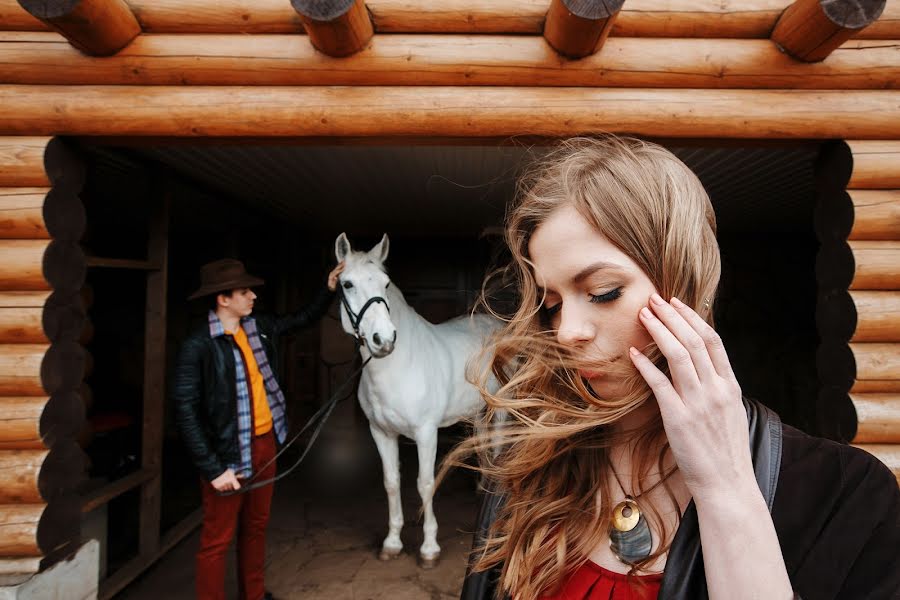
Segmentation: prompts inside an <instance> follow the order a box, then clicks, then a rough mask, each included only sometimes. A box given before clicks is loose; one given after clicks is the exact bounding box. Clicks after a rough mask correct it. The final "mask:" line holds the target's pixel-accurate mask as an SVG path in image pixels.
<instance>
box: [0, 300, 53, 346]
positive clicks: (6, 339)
mask: <svg viewBox="0 0 900 600" xmlns="http://www.w3.org/2000/svg"><path fill="white" fill-rule="evenodd" d="M49 295H50V293H49V292H0V344H10V343H23V342H24V343H37V344H45V343H47V342H49V341H50V340H49V339H48V338H47V335H46V334H45V333H44V328H43V326H42V325H41V321H42V319H43V314H42V311H43V307H44V303H45V302H46V300H47V298H48V297H49ZM35 318H37V322H35Z"/></svg>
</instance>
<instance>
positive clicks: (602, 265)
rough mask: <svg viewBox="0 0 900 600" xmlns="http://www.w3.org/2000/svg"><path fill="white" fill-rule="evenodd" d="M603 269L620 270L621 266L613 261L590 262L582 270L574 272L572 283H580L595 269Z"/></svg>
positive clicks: (594, 271)
mask: <svg viewBox="0 0 900 600" xmlns="http://www.w3.org/2000/svg"><path fill="white" fill-rule="evenodd" d="M603 269H613V270H615V271H621V270H622V267H620V266H619V265H617V264H615V263H611V262H606V261H603V260H601V261H597V262H595V263H593V264H590V265H588V266H586V267H585V268H583V269H582V270H580V271H578V272H577V273H575V276H574V277H572V283H581V282H582V281H584V280H585V279H587V278H588V277H590V276H591V275H593V274H594V273H596V272H597V271H601V270H603Z"/></svg>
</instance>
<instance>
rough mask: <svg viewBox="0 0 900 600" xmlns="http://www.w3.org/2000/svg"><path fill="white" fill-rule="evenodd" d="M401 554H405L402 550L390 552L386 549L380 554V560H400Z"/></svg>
mask: <svg viewBox="0 0 900 600" xmlns="http://www.w3.org/2000/svg"><path fill="white" fill-rule="evenodd" d="M401 552H403V550H402V549H397V550H389V549H386V548H382V549H381V552H379V553H378V560H384V561H388V560H395V559H398V558H400V553H401Z"/></svg>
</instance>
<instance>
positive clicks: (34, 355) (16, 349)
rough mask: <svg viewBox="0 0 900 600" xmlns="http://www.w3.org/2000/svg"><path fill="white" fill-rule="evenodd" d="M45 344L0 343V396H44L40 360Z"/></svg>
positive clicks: (42, 358)
mask: <svg viewBox="0 0 900 600" xmlns="http://www.w3.org/2000/svg"><path fill="white" fill-rule="evenodd" d="M48 348H49V346H48V345H47V344H2V345H0V396H46V395H47V392H46V391H45V390H44V387H43V385H42V384H41V375H40V373H41V362H42V361H43V360H44V354H46V353H47V349H48Z"/></svg>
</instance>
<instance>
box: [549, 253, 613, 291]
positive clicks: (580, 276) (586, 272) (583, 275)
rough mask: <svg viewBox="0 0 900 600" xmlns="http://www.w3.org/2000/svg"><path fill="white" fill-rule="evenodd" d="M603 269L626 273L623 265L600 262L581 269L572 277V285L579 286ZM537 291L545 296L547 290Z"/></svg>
mask: <svg viewBox="0 0 900 600" xmlns="http://www.w3.org/2000/svg"><path fill="white" fill-rule="evenodd" d="M603 269H610V270H613V271H624V270H625V269H624V268H623V267H622V266H621V265H617V264H616V263H611V262H606V261H605V260H599V261H597V262H595V263H592V264H590V265H588V266H586V267H585V268H583V269H581V270H580V271H578V272H577V273H575V275H574V276H573V277H572V283H575V284H578V283H581V282H582V281H584V280H585V279H587V278H588V277H590V276H591V275H593V274H594V273H596V272H597V271H602V270H603ZM537 291H538V293H539V294H540V295H543V294H544V293H545V292H546V290H545V289H544V288H543V287H541V286H538V287H537Z"/></svg>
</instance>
